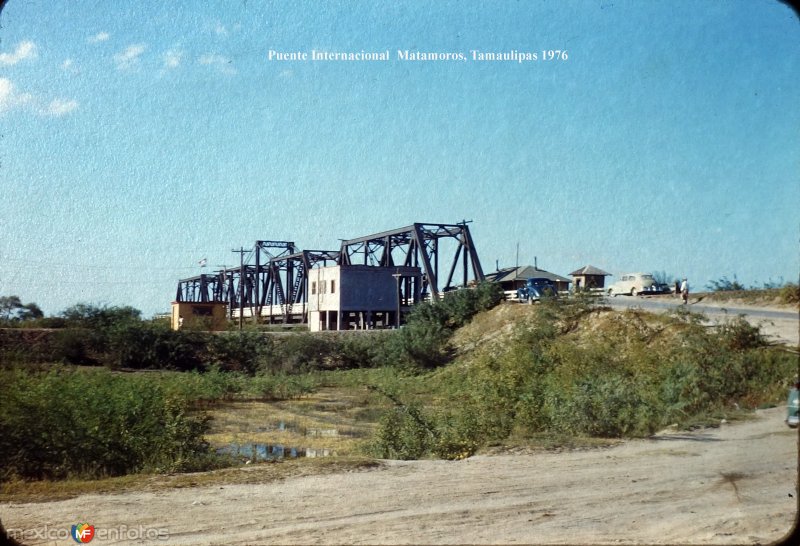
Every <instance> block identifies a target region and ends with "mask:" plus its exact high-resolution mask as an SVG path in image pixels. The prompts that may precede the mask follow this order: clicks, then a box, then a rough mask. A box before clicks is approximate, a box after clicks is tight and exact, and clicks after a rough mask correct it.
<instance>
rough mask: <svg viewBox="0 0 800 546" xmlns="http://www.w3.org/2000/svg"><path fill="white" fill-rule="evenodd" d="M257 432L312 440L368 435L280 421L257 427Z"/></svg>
mask: <svg viewBox="0 0 800 546" xmlns="http://www.w3.org/2000/svg"><path fill="white" fill-rule="evenodd" d="M256 432H296V433H298V434H302V435H303V436H309V437H312V438H336V437H339V436H345V437H348V438H361V437H363V436H365V435H366V434H365V433H364V432H362V431H359V430H355V429H338V428H306V427H302V426H300V425H298V424H297V423H293V422H288V421H279V422H278V423H274V424H269V425H264V426H260V427H256Z"/></svg>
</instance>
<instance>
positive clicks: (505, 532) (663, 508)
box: [0, 408, 798, 544]
mask: <svg viewBox="0 0 800 546" xmlns="http://www.w3.org/2000/svg"><path fill="white" fill-rule="evenodd" d="M783 417H784V408H773V409H769V410H763V411H759V412H758V414H757V418H756V419H755V420H753V421H746V422H740V423H734V424H721V425H720V427H719V428H710V429H704V430H698V431H693V432H688V433H686V432H683V433H679V432H672V433H662V434H659V435H657V436H656V437H654V438H653V439H648V440H636V441H628V442H624V443H622V444H620V445H616V446H613V447H607V448H593V449H588V450H584V451H566V452H561V453H553V452H537V453H527V454H511V455H496V456H477V457H472V458H470V459H466V460H463V461H454V462H449V461H414V462H399V461H393V462H386V463H385V464H384V465H382V466H381V467H380V468H378V469H376V470H370V471H363V472H355V473H344V474H330V475H324V476H305V477H298V478H289V479H286V480H283V481H279V482H275V483H270V484H266V485H226V486H213V487H197V488H184V489H175V490H168V491H162V492H132V493H125V494H111V495H86V496H82V497H78V498H75V499H72V500H67V501H60V502H52V503H34V504H17V505H8V504H6V505H2V506H0V518H2V521H3V522H4V523H5V524H6V526H7V527H8V528H15V529H26V530H27V531H26V533H27V534H26V535H25V537H26V538H27V540H26V544H47V543H51V542H48V541H47V540H44V539H43V538H41V537H43V536H44V532H45V531H46V530H49V531H50V533H51V535H52V533H53V530H63V529H68V528H69V527H70V526H71V525H73V524H76V523H80V522H88V523H90V524H92V525H94V526H95V528H96V530H97V532H98V533H99V532H100V530H106V531H109V530H110V531H113V530H114V529H116V530H119V529H120V526H122V525H125V526H127V527H126V528H123V538H125V537H126V536H127V538H125V540H109V539H105V540H101V537H100V536H99V535H98V536H97V538H96V539H95V540H94V541H93V542H92V543H93V544H95V543H96V544H128V543H131V544H136V543H141V542H139V541H138V540H136V536H142V535H144V536H147V535H146V533H148V532H149V533H151V534H150V537H151V538H152V537H153V536H156V533H161V535H162V536H164V537H165V538H166V540H165V541H164V542H163V543H166V544H275V543H302V544H310V543H352V544H356V543H370V544H376V543H392V544H399V543H414V544H419V543H430V544H453V543H550V544H553V543H580V544H589V543H612V542H613V543H622V544H624V543H642V542H645V543H670V544H673V543H695V544H698V543H728V544H733V543H736V544H739V543H753V544H755V543H768V542H771V541H775V540H777V539H780V538H781V537H782V536H784V535H785V534H786V533H788V532H789V530H790V529H791V528H792V526H793V523H794V520H795V517H796V514H797V507H798V505H797V497H798V495H797V470H798V468H797V456H798V451H797V432H796V431H795V430H790V429H789V428H787V427H786V425H785V424H784V423H783ZM37 532H38V536H39V538H36V536H37ZM62 532H63V531H62ZM126 533H127V535H125V534H126ZM136 533H139V535H137V534H136ZM167 535H168V537H167ZM128 538H130V539H132V540H128ZM59 543H63V544H67V543H73V542H72V541H71V539H68V540H66V541H59Z"/></svg>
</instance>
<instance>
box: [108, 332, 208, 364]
mask: <svg viewBox="0 0 800 546" xmlns="http://www.w3.org/2000/svg"><path fill="white" fill-rule="evenodd" d="M105 335H106V339H107V342H106V345H107V353H106V355H105V362H106V364H108V365H109V366H110V367H112V368H134V369H167V370H203V369H205V368H206V367H207V366H206V359H205V358H204V356H205V355H204V352H205V344H206V339H205V337H204V334H202V333H199V332H192V331H188V330H187V331H174V330H171V329H169V327H167V326H165V325H163V324H158V323H152V322H130V323H121V324H117V325H115V326H113V327H111V328H109V329H108V330H106V331H105Z"/></svg>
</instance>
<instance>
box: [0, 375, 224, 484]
mask: <svg viewBox="0 0 800 546" xmlns="http://www.w3.org/2000/svg"><path fill="white" fill-rule="evenodd" d="M0 380H1V381H2V383H3V397H2V398H0V460H2V461H3V468H2V471H0V479H8V478H11V477H15V476H16V477H20V478H34V479H42V478H54V479H58V478H66V477H69V476H79V477H101V476H117V475H122V474H126V473H131V472H139V471H144V470H153V471H178V470H195V469H199V468H203V467H205V466H206V465H208V464H209V463H211V462H213V457H211V456H210V453H209V449H208V445H207V444H206V442H205V441H204V439H203V435H204V433H205V432H206V430H207V423H206V420H205V419H204V418H203V417H192V416H190V415H189V413H188V401H187V400H186V398H185V397H180V396H176V395H174V394H173V395H172V396H169V395H167V393H166V391H165V389H164V388H162V387H161V386H160V385H159V384H158V383H157V382H155V383H154V382H152V381H150V380H149V379H148V378H147V377H142V376H135V377H134V376H119V375H113V374H112V373H110V372H108V371H105V370H95V371H92V372H86V371H69V370H67V369H63V368H56V369H53V370H51V371H49V372H47V373H41V374H38V373H37V374H31V373H25V372H23V371H21V370H5V371H2V372H0Z"/></svg>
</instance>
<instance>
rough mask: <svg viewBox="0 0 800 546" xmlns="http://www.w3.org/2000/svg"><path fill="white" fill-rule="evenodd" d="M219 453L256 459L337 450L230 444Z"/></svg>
mask: <svg viewBox="0 0 800 546" xmlns="http://www.w3.org/2000/svg"><path fill="white" fill-rule="evenodd" d="M217 453H218V454H219V455H231V456H233V457H241V458H245V459H248V460H251V461H253V460H255V461H271V460H275V459H296V458H298V457H331V456H335V455H336V451H334V450H332V449H328V448H322V449H320V448H306V447H288V446H283V445H280V444H235V443H234V444H228V445H227V446H224V447H220V448H218V449H217Z"/></svg>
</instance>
